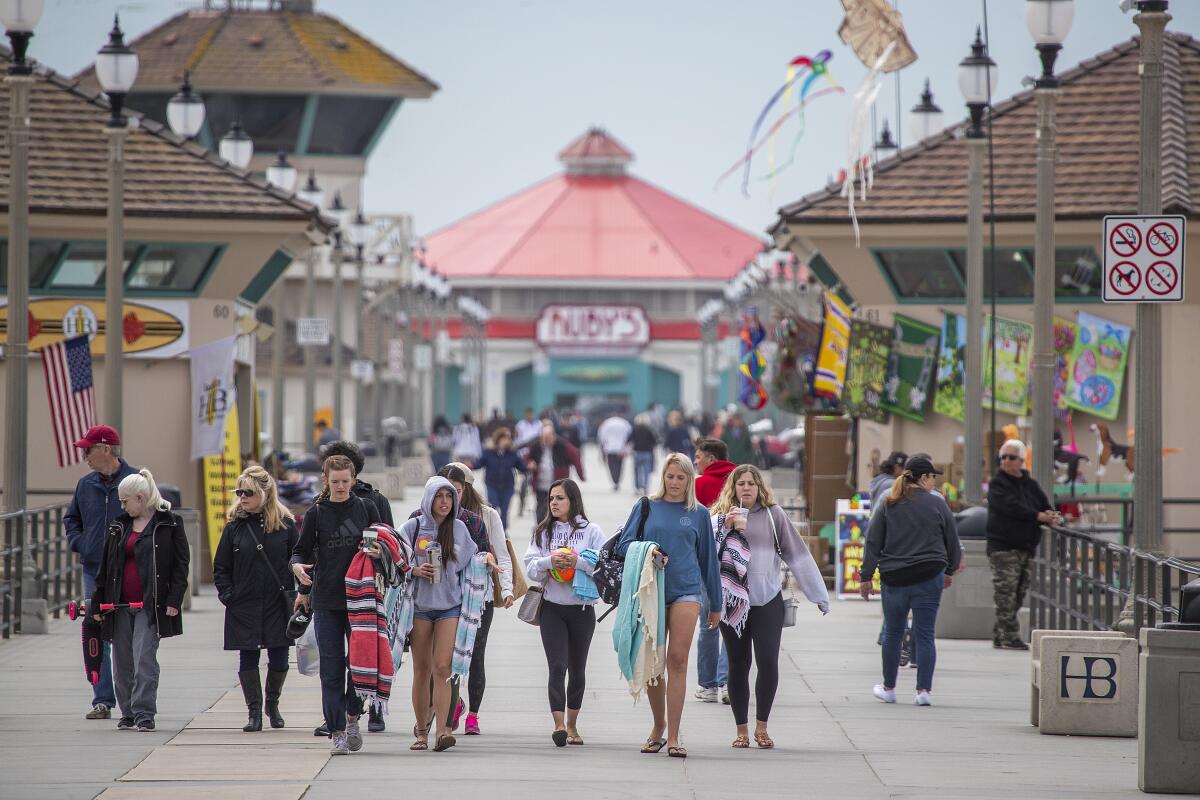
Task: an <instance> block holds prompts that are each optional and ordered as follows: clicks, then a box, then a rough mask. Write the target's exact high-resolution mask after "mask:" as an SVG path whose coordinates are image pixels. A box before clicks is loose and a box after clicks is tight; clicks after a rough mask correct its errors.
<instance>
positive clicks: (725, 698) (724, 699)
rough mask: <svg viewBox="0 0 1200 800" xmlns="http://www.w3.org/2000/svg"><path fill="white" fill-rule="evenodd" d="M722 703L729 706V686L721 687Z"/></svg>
mask: <svg viewBox="0 0 1200 800" xmlns="http://www.w3.org/2000/svg"><path fill="white" fill-rule="evenodd" d="M721 702H722V703H724V704H725V705H729V687H727V686H722V687H721Z"/></svg>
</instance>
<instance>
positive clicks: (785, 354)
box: [771, 317, 821, 414]
mask: <svg viewBox="0 0 1200 800" xmlns="http://www.w3.org/2000/svg"><path fill="white" fill-rule="evenodd" d="M775 341H776V343H777V344H778V345H779V357H778V360H777V363H776V366H775V372H774V374H773V375H772V376H771V398H772V399H773V400H774V401H775V405H776V406H778V407H779V408H781V409H782V410H784V411H788V412H791V413H793V414H803V413H804V412H805V411H808V410H809V409H810V408H811V405H812V403H811V401H812V395H811V388H812V376H813V372H814V371H815V370H816V361H817V345H818V343H819V342H820V341H821V326H820V325H818V324H817V323H815V322H810V321H809V320H806V319H803V318H800V317H784V318H782V319H781V320H779V323H778V324H777V325H776V326H775Z"/></svg>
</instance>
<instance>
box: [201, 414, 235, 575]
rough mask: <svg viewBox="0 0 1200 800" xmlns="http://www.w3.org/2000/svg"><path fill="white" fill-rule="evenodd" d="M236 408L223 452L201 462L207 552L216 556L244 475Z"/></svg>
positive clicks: (227, 426)
mask: <svg viewBox="0 0 1200 800" xmlns="http://www.w3.org/2000/svg"><path fill="white" fill-rule="evenodd" d="M239 441H240V436H239V431H238V417H237V406H236V405H235V406H232V407H231V408H230V411H229V414H228V416H227V417H226V420H225V431H224V434H223V440H222V444H221V449H220V450H218V451H217V454H216V455H211V456H204V458H202V459H201V460H200V464H201V481H202V482H203V484H204V519H205V522H206V523H207V527H208V552H209V553H210V554H215V553H216V552H217V543H218V542H220V541H221V531H222V530H223V529H224V528H225V512H226V510H227V509H228V508H229V504H230V503H231V502H232V501H233V490H234V489H235V488H237V479H238V475H240V474H242V457H241V454H240V452H239V450H238V442H239Z"/></svg>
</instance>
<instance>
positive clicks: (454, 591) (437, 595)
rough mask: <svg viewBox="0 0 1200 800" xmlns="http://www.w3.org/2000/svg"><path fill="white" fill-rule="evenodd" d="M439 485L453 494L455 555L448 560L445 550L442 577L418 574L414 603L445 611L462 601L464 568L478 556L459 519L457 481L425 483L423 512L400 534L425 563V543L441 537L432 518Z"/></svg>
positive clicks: (420, 608) (420, 607)
mask: <svg viewBox="0 0 1200 800" xmlns="http://www.w3.org/2000/svg"><path fill="white" fill-rule="evenodd" d="M439 489H449V490H450V494H451V495H452V496H453V497H454V506H453V508H451V509H450V516H451V518H453V519H454V558H453V559H452V560H448V559H447V558H446V555H447V554H446V552H445V551H443V552H442V560H443V564H442V579H441V581H439V582H438V583H433V582H432V581H430V580H428V579H427V578H417V579H416V581H415V584H414V586H413V606H414V608H415V609H416V610H417V611H445V610H446V609H448V608H454V607H456V606H460V605H462V571H463V570H464V569H466V567H467V564H469V563H470V561H471V559H472V558H474V557H475V554H476V553H477V552H478V548H477V547H476V546H475V542H473V541H472V540H471V534H470V533H468V532H467V526H466V525H464V524H463V523H462V521H461V520H459V519H458V492H456V491H455V490H454V484H452V483H450V481H448V480H446V479H445V478H437V477H434V478H430V479H429V480H428V481H427V482H426V483H425V492H424V494H422V496H421V516H419V517H414V518H413V519H410V520H408V521H407V522H405V523H404V524H403V525H402V526H401V527H400V531H399V532H400V534H401V535H402V536H404V537H405V538H406V539H408V542H409V544H411V545H412V548H413V554H414V560H415V563H416V564H418V565H419V564H422V563H424V561H423V560H422V559H423V554H424V552H425V547H426V546H427V545H428V544H430V543H431V542H436V541H437V538H438V531H437V523H436V522H435V521H434V519H433V497H434V495H436V494H437V493H438V490H439Z"/></svg>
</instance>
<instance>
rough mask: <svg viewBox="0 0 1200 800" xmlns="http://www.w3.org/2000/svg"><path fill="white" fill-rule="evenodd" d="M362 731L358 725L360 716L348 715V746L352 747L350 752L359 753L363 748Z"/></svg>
mask: <svg viewBox="0 0 1200 800" xmlns="http://www.w3.org/2000/svg"><path fill="white" fill-rule="evenodd" d="M362 744H363V740H362V731H361V730H359V727H358V717H351V716H350V715H346V746H347V747H349V748H350V752H352V753H357V752H358V751H359V750H362Z"/></svg>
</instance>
